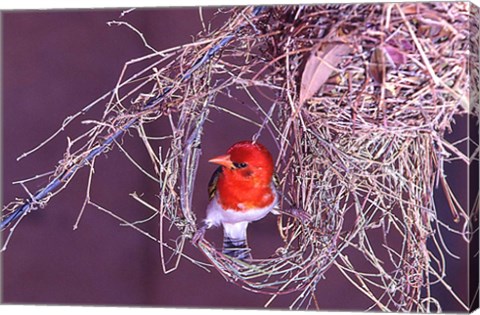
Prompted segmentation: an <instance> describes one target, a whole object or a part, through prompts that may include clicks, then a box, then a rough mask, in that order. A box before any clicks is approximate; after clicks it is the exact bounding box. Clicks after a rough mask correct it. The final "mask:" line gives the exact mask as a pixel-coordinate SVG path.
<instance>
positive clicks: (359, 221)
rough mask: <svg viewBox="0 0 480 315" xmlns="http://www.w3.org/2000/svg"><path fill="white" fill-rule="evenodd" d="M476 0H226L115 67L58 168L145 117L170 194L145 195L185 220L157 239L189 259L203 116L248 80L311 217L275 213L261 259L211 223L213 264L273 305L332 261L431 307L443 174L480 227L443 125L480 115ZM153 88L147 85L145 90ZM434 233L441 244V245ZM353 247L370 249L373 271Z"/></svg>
mask: <svg viewBox="0 0 480 315" xmlns="http://www.w3.org/2000/svg"><path fill="white" fill-rule="evenodd" d="M473 9H474V8H473V6H472V7H470V5H469V4H468V3H464V2H436V3H415V4H409V3H405V4H368V5H363V4H348V5H347V4H345V5H342V4H336V5H321V6H276V7H262V8H257V7H255V8H254V7H246V8H230V9H228V11H230V14H231V17H230V18H229V19H228V21H226V22H225V23H224V24H223V26H222V27H221V28H219V29H217V30H215V31H211V32H203V33H201V34H199V35H198V37H197V38H196V40H195V41H194V42H193V43H191V44H187V45H184V46H181V47H174V48H172V49H169V50H166V51H162V52H158V51H155V50H154V49H153V48H151V47H150V48H151V49H152V54H150V55H148V56H145V57H144V58H139V59H138V60H134V61H132V62H131V63H129V64H127V65H126V68H125V69H126V70H128V69H129V67H132V64H142V65H146V66H145V67H144V68H143V69H142V70H141V71H138V72H136V73H135V74H134V75H133V76H131V77H127V76H122V77H120V79H119V81H118V85H117V86H116V87H115V89H114V90H113V92H112V94H111V95H112V96H111V100H110V102H109V104H108V106H107V108H106V110H105V115H104V117H103V118H102V120H101V121H99V122H98V123H96V124H95V126H94V127H93V128H92V129H91V131H90V132H89V133H88V134H86V136H85V135H83V136H81V137H79V138H78V139H77V140H74V141H72V142H71V143H72V146H71V147H69V148H68V150H67V151H66V152H67V153H66V154H65V157H64V159H63V160H62V162H61V163H60V164H59V166H58V167H57V171H56V175H57V176H61V175H64V174H66V173H68V172H71V173H72V175H73V174H74V173H75V172H76V170H77V167H78V166H83V165H87V164H88V165H91V164H92V163H86V162H85V159H86V158H89V154H91V153H92V152H97V151H99V148H101V150H100V151H105V150H107V149H108V148H109V146H110V145H111V143H112V144H114V141H111V142H109V143H107V145H108V146H105V147H103V146H102V145H104V144H105V139H110V138H109V137H112V135H116V134H117V133H122V132H123V131H125V130H126V129H128V128H136V129H137V130H138V131H139V134H140V136H141V138H142V139H143V141H144V143H145V145H146V147H147V149H148V152H150V156H151V160H152V165H153V169H154V170H155V175H154V176H155V177H156V179H157V180H158V182H159V187H160V191H159V196H160V204H159V205H149V206H148V207H150V208H152V209H153V210H154V211H156V213H157V214H160V216H161V218H162V220H163V222H164V223H162V225H163V224H165V229H166V228H167V226H168V225H170V227H171V226H174V227H176V228H177V229H178V230H179V231H180V233H181V235H182V238H181V241H179V242H177V243H173V244H172V243H171V242H170V243H169V242H167V241H166V240H163V238H162V235H161V234H160V236H159V238H158V239H156V240H157V241H158V242H160V243H161V244H162V246H161V248H162V250H164V248H165V249H168V250H171V251H172V252H173V253H175V255H178V257H179V259H180V258H185V259H190V258H189V257H187V256H186V255H184V254H183V253H182V251H183V248H184V246H185V243H187V242H189V241H191V239H192V237H193V235H194V234H195V232H196V231H197V228H198V227H199V226H200V220H201V219H202V218H203V217H200V214H195V213H194V212H193V210H192V209H193V207H192V203H193V200H192V194H193V190H194V189H196V188H195V184H194V183H195V176H196V172H197V167H198V162H199V156H200V153H201V146H200V145H201V143H202V141H203V140H204V139H206V138H207V137H208V134H207V135H205V134H204V133H203V126H204V124H205V122H206V121H207V120H208V117H209V112H210V111H211V110H212V108H216V107H215V99H216V96H217V95H218V94H226V95H228V93H229V91H230V90H231V89H237V90H241V91H243V93H246V94H247V95H248V97H249V98H250V99H251V104H253V105H251V106H252V107H253V108H255V110H256V111H257V114H258V119H257V121H256V122H252V124H255V125H256V126H257V127H256V128H257V130H258V131H257V132H256V133H255V134H252V138H253V139H257V138H259V139H261V138H262V137H271V138H272V139H273V140H274V141H275V143H276V145H277V148H278V152H275V154H274V156H276V170H277V173H278V176H279V179H280V188H279V190H280V192H281V196H282V197H281V198H280V199H281V201H280V208H298V209H302V211H305V212H307V213H308V215H309V216H310V219H309V220H307V221H306V222H302V221H300V220H297V219H295V218H293V217H290V216H286V215H283V216H280V217H279V221H278V231H279V233H280V235H281V237H282V239H283V240H284V245H283V246H282V247H280V248H274V249H272V253H271V254H270V255H267V256H266V257H255V259H253V260H252V261H237V260H235V259H232V258H230V257H229V256H225V255H223V254H222V253H221V250H219V248H218V246H216V245H215V244H213V243H211V242H209V239H208V236H207V237H206V238H205V239H204V240H201V241H200V242H199V243H198V244H196V245H195V246H197V248H198V249H199V250H200V251H202V252H203V253H204V254H205V257H206V259H207V260H208V264H209V267H208V268H214V269H216V270H218V272H219V273H220V274H222V275H223V276H224V277H225V278H226V279H227V280H228V281H231V282H234V283H236V284H238V285H240V286H241V287H243V288H245V289H247V290H250V291H253V292H257V293H262V294H267V295H270V298H269V300H268V302H267V304H266V305H269V304H270V303H271V302H272V301H273V300H274V299H275V298H276V297H277V296H279V295H281V294H287V293H295V294H296V296H297V298H295V300H294V301H293V303H292V304H291V308H309V307H312V305H313V306H314V305H315V303H316V301H315V297H314V294H313V293H314V292H315V288H316V286H317V285H319V283H321V281H322V278H323V276H324V275H326V274H327V273H328V271H329V269H330V268H331V267H333V266H335V267H336V268H337V269H338V270H340V271H341V273H342V274H343V275H344V276H345V277H346V278H347V279H348V280H349V281H350V282H352V284H353V285H355V286H356V287H357V288H358V290H360V291H361V292H362V293H364V294H365V295H366V296H368V297H369V298H370V299H371V301H372V308H374V309H377V310H382V311H387V310H392V311H421V312H427V311H432V310H436V309H438V308H441V303H440V301H438V300H437V299H436V298H435V296H431V295H430V290H429V287H430V285H431V284H432V283H433V282H442V281H444V280H443V276H444V270H442V268H443V266H444V265H443V264H442V263H441V262H442V260H443V258H442V256H443V250H442V246H441V239H440V236H439V234H438V233H437V230H438V225H439V224H445V223H442V222H440V221H439V220H438V219H437V213H436V207H435V202H434V192H435V191H436V188H437V187H442V188H443V189H444V191H446V195H447V197H448V198H447V199H448V201H449V204H450V208H451V212H452V217H451V218H452V222H460V224H457V225H455V226H460V227H461V228H460V229H458V230H456V232H457V233H460V234H461V235H463V236H464V238H465V242H469V241H470V238H471V234H472V231H471V230H470V228H471V226H470V225H469V222H470V219H471V218H470V216H471V214H470V212H469V209H463V208H462V206H461V205H460V204H459V203H458V202H457V201H456V198H455V196H454V195H453V193H452V192H451V190H450V189H449V184H448V182H447V179H446V177H445V174H444V171H443V165H444V163H445V162H447V161H449V160H452V159H460V160H462V161H463V162H464V163H465V165H469V163H470V161H471V159H472V156H469V155H467V154H465V153H464V152H462V151H461V150H460V149H458V148H457V147H456V145H455V144H452V143H449V142H448V141H447V140H446V139H445V136H446V134H447V133H448V132H450V130H451V129H452V124H453V123H454V122H455V119H456V118H457V117H460V116H477V115H478V109H477V108H473V107H471V106H470V100H472V99H473V98H475V99H474V101H475V100H477V102H473V103H478V98H477V95H478V94H477V90H476V85H475V84H472V81H471V80H472V79H471V77H472V75H475V73H471V72H470V71H471V69H474V68H478V60H477V59H475V58H476V54H474V53H473V54H472V49H476V47H478V46H477V45H478V42H477V39H478V29H477V25H472V24H470V22H471V21H474V19H472V16H471V12H472V11H471V10H473ZM116 23H120V22H116ZM130 27H132V28H133V26H130ZM145 87H148V88H149V89H150V91H151V92H150V93H148V94H145V93H144V94H140V95H139V91H140V90H141V89H144V88H145ZM135 95H138V98H136V101H135V102H134V103H133V105H131V104H127V103H128V102H127V101H126V100H129V99H131V98H132V96H135ZM147 105H148V106H147ZM224 114H225V115H234V113H230V112H225V113H224ZM75 118H76V117H75ZM158 119H162V120H163V121H167V122H168V123H169V124H170V125H171V129H172V132H171V134H170V135H169V136H168V141H169V145H168V146H166V147H165V146H164V147H161V148H160V149H158V148H156V147H154V146H152V145H151V144H150V142H149V139H148V137H147V135H146V134H145V133H144V129H143V125H145V124H148V123H150V122H153V121H157V120H158ZM68 123H70V121H68V122H67V124H68ZM116 139H117V138H114V140H116ZM107 142H108V140H107ZM74 147H75V150H73V149H72V148H74ZM95 150H96V151H95ZM94 158H95V156H94V157H93V159H94ZM67 179H70V175H69V176H68V178H67ZM66 184H68V180H65V185H66ZM53 195H54V194H50V195H49V196H48V198H51V197H52V196H53ZM138 198H139V197H138ZM45 201H46V200H45V199H43V200H42V201H39V203H41V202H43V203H45ZM14 206H15V204H14V205H10V206H9V207H8V208H7V209H12V208H13V207H14ZM202 215H203V214H202ZM197 216H198V218H197ZM124 223H127V224H131V223H128V222H124ZM447 224H448V223H447ZM132 226H135V225H133V224H132ZM135 228H136V229H138V230H139V231H141V230H140V228H138V227H137V226H135ZM452 229H454V228H452ZM393 239H401V242H397V241H393ZM427 241H428V242H432V243H433V244H437V245H438V248H437V249H436V251H435V253H433V252H432V251H431V250H430V249H429V247H427ZM217 245H218V244H217ZM349 252H357V253H362V255H360V256H362V257H363V260H364V261H363V262H362V263H367V264H368V265H369V266H370V270H369V272H368V273H367V272H360V271H358V270H357V268H356V265H357V262H356V261H351V260H350V259H349V255H348V253H349ZM195 263H198V264H199V265H201V266H205V264H204V263H199V262H195ZM452 294H455V293H454V292H452ZM459 303H463V302H462V301H461V300H460V301H459ZM462 305H464V304H462ZM464 307H466V306H465V305H464Z"/></svg>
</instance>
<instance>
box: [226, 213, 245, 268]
mask: <svg viewBox="0 0 480 315" xmlns="http://www.w3.org/2000/svg"><path fill="white" fill-rule="evenodd" d="M247 226H248V222H239V223H224V224H223V253H224V254H225V255H228V256H230V257H233V258H236V259H240V260H246V259H251V258H252V255H251V254H250V251H251V250H250V248H249V247H248V243H247Z"/></svg>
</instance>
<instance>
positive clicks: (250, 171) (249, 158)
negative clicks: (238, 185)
mask: <svg viewBox="0 0 480 315" xmlns="http://www.w3.org/2000/svg"><path fill="white" fill-rule="evenodd" d="M209 162H211V163H215V164H219V165H221V166H223V172H224V174H225V176H226V177H230V178H232V180H233V181H242V180H246V181H251V182H252V183H255V184H260V185H261V184H265V185H266V184H268V185H269V184H270V183H271V181H272V176H273V159H272V156H271V155H270V152H268V150H267V149H266V148H265V147H264V146H263V145H261V144H260V143H258V142H255V143H253V142H252V141H241V142H237V143H235V144H234V145H233V146H231V147H230V149H228V151H227V154H226V155H221V156H218V157H216V158H213V159H211V160H209Z"/></svg>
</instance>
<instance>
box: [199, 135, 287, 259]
mask: <svg viewBox="0 0 480 315" xmlns="http://www.w3.org/2000/svg"><path fill="white" fill-rule="evenodd" d="M209 162H211V163H215V164H218V165H220V166H219V167H218V168H217V170H216V171H215V172H214V173H213V175H212V178H211V179H210V182H209V185H208V192H209V196H210V203H209V205H208V207H207V217H206V219H205V221H204V222H205V226H204V227H203V228H202V229H201V232H200V234H201V236H198V235H197V236H196V238H197V240H198V238H199V237H203V233H204V232H205V229H207V228H210V227H213V226H219V225H223V253H224V254H226V255H229V256H231V257H234V258H237V259H241V260H245V259H248V258H251V256H250V248H249V247H248V244H247V226H248V224H249V223H250V222H252V221H257V220H260V219H262V218H263V217H265V216H266V215H267V214H268V213H269V212H271V211H272V210H273V208H274V207H275V206H276V204H277V201H278V196H277V191H276V189H275V185H274V183H273V177H274V171H273V168H274V166H273V159H272V156H271V155H270V152H268V150H267V149H266V148H265V147H264V146H263V145H261V144H260V143H258V142H256V143H254V142H252V141H241V142H238V143H235V144H234V145H233V146H231V147H230V149H228V151H227V154H226V155H221V156H218V157H216V158H213V159H211V160H209Z"/></svg>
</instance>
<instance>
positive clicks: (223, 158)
mask: <svg viewBox="0 0 480 315" xmlns="http://www.w3.org/2000/svg"><path fill="white" fill-rule="evenodd" d="M208 162H210V163H215V164H218V165H221V166H225V167H227V168H232V167H233V163H232V160H230V155H228V154H226V155H220V156H217V157H215V158H213V159H210V160H208Z"/></svg>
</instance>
